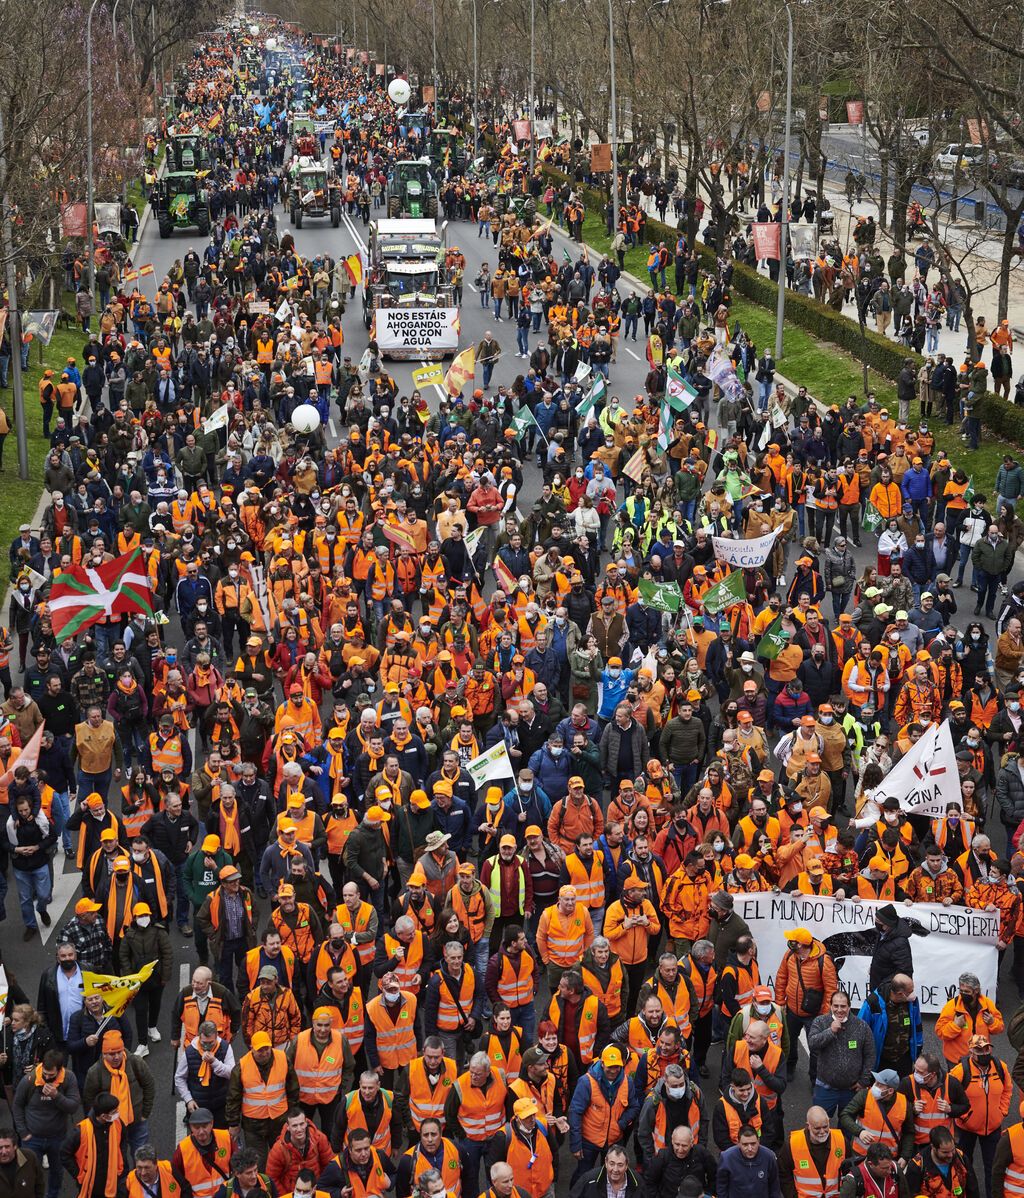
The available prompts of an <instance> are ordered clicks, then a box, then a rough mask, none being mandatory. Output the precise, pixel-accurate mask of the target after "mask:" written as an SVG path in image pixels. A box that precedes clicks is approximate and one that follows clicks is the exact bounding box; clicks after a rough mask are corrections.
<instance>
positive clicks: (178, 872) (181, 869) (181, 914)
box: [168, 861, 192, 928]
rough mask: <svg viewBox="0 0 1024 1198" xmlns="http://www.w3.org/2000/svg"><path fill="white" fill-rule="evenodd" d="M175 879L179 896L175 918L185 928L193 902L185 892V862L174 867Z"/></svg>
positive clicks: (176, 901) (177, 897) (176, 902)
mask: <svg viewBox="0 0 1024 1198" xmlns="http://www.w3.org/2000/svg"><path fill="white" fill-rule="evenodd" d="M174 880H175V883H176V885H177V896H176V899H175V905H176V906H177V911H176V912H175V918H176V919H177V921H178V927H179V928H183V927H184V926H185V924H187V923H188V917H189V915H190V914H191V906H192V904H191V903H190V902H189V901H188V895H187V894H186V893H185V862H184V861H182V862H179V864H177V865H175V867H174ZM168 914H170V912H168Z"/></svg>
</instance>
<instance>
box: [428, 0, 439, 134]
mask: <svg viewBox="0 0 1024 1198" xmlns="http://www.w3.org/2000/svg"><path fill="white" fill-rule="evenodd" d="M430 32H431V38H432V44H433V55H434V124H435V125H436V124H437V101H438V99H439V97H440V88H439V86H438V82H437V0H430Z"/></svg>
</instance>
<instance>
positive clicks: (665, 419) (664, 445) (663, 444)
mask: <svg viewBox="0 0 1024 1198" xmlns="http://www.w3.org/2000/svg"><path fill="white" fill-rule="evenodd" d="M674 423H675V417H674V414H673V412H672V405H671V404H668V403H663V404H662V405H661V415H660V416H659V417H658V448H659V449H660V450H661V452H662V453H664V452H665V451H666V450H667V449H668V447H669V445H670V444H671V443H672V425H673V424H674Z"/></svg>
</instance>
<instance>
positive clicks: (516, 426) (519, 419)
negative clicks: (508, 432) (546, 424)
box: [509, 407, 540, 438]
mask: <svg viewBox="0 0 1024 1198" xmlns="http://www.w3.org/2000/svg"><path fill="white" fill-rule="evenodd" d="M531 424H537V417H536V416H534V414H533V412H532V411H530V409H529V408H528V407H523V408H521V409H520V410H519V411H518V412H517V413H516V415H515V416H514V417H513V418H512V423H511V424H510V425H509V428H510V429H512V430H513V432H514V433H515V435H516V437H517V438H518V437H521V436H522V435H523V433H525V432H526V430H527V429H528V428H529V427H530V425H531ZM539 427H540V426H539V425H538V428H539Z"/></svg>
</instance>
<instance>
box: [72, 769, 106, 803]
mask: <svg viewBox="0 0 1024 1198" xmlns="http://www.w3.org/2000/svg"><path fill="white" fill-rule="evenodd" d="M111 773H112V771H111V770H104V771H103V773H102V774H87V773H85V772H84V771H82V770H79V771H78V795H79V798H85V796H86V795H90V794H92V793H93V792H94V791H95V793H96V794H98V795H99V796H100V798H101V799H103V800H104V801H106V797H107V791H109V790H110V775H111Z"/></svg>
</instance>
